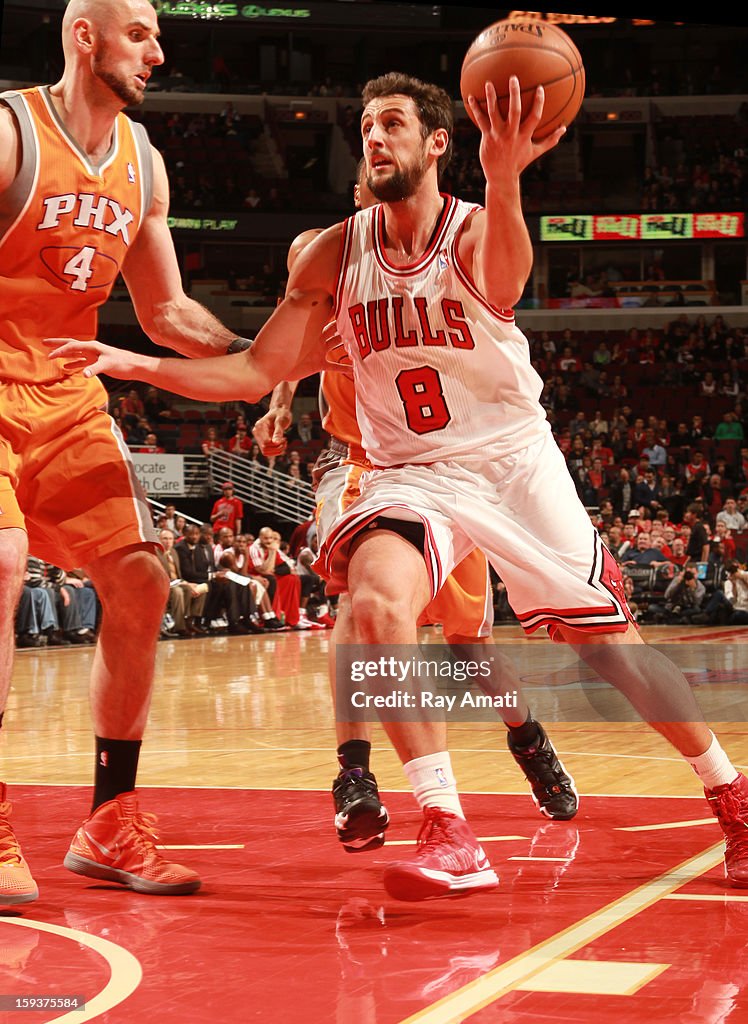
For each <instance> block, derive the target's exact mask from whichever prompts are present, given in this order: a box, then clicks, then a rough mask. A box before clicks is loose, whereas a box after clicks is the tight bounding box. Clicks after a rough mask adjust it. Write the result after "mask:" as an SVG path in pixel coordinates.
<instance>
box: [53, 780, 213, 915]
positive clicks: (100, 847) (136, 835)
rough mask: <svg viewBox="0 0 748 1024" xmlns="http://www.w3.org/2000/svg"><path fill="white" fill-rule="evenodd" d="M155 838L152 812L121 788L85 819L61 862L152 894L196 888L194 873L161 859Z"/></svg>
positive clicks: (79, 871) (181, 892) (78, 871)
mask: <svg viewBox="0 0 748 1024" xmlns="http://www.w3.org/2000/svg"><path fill="white" fill-rule="evenodd" d="M157 843H158V835H157V833H156V816H155V814H143V813H142V812H141V811H139V810H138V803H137V797H136V795H135V793H134V792H131V793H120V794H119V796H117V797H116V798H115V799H114V800H110V801H109V802H108V803H105V804H102V805H101V806H100V807H97V808H96V810H95V811H94V812H93V814H92V815H91V817H90V818H87V819H86V821H84V822H83V824H82V825H81V827H80V828H79V829H78V831H77V833H76V835H75V839H73V841H72V843H71V844H70V849H69V850H68V852H67V855H66V856H65V860H64V864H65V867H66V868H68V870H69V871H74V872H75V873H76V874H77V875H86V876H87V877H88V878H101V879H104V880H105V881H108V882H120V883H121V884H122V885H126V886H127V887H128V889H134V890H135V892H146V893H149V894H151V895H156V896H158V895H161V896H182V895H184V894H186V893H190V892H195V891H196V890H197V889H199V888H200V879H199V877H198V876H197V874H195V872H194V871H193V870H192V869H191V868H187V867H184V865H182V864H174V863H173V862H172V861H168V860H165V859H164V858H163V857H162V856H161V853H160V852H159V851H158V850H157V849H156V844H157Z"/></svg>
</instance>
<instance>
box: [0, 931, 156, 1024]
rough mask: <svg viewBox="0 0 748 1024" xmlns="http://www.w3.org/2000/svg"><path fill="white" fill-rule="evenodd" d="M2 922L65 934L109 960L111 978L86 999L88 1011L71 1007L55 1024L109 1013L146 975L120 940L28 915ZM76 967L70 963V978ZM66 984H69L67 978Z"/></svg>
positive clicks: (73, 983)
mask: <svg viewBox="0 0 748 1024" xmlns="http://www.w3.org/2000/svg"><path fill="white" fill-rule="evenodd" d="M0 924H9V925H18V926H19V927H21V928H33V929H36V931H40V932H51V933H52V935H61V936H62V938H63V939H70V940H71V941H72V942H77V943H80V945H82V946H88V948H89V949H92V950H93V951H94V952H95V953H98V954H99V956H101V957H103V959H104V960H106V962H107V966H108V967H109V971H110V977H109V981H108V982H107V983H106V985H105V986H104V988H103V989H102V990H101V992H99V993H98V994H97V995H95V996H94V997H93V999H87V1000H86V1008H85V1010H71V1011H70V1012H69V1013H65V1014H63V1015H62V1017H52V1018H50V1024H51V1021H54V1024H63V1022H67V1024H73V1021H75V1022H76V1024H84V1022H85V1021H87V1020H93V1019H94V1017H98V1016H99V1015H100V1014H102V1013H106V1011H107V1010H111V1009H112V1007H114V1006H118V1005H119V1004H120V1003H122V1002H124V1000H125V999H127V998H128V997H129V996H131V995H132V993H133V992H134V991H135V989H136V988H137V987H138V985H139V984H140V982H141V979H142V977H143V969H142V967H141V966H140V961H139V960H137V959H136V957H134V956H133V955H132V953H130V952H129V950H127V949H124V948H123V947H122V946H118V945H117V943H116V942H110V941H109V939H102V938H101V937H100V936H98V935H89V934H88V932H82V931H79V930H78V929H77V928H64V927H63V926H62V925H58V924H48V923H47V922H46V921H34V920H33V919H32V918H28V917H23V918H21V917H17V918H16V917H3V918H2V919H1V920H0ZM74 970H75V968H74V967H73V966H69V967H68V968H67V975H66V977H67V976H68V975H71V976H72V974H73V972H74ZM66 984H68V982H67V981H66ZM69 985H70V988H71V989H74V988H75V982H74V981H70V982H69Z"/></svg>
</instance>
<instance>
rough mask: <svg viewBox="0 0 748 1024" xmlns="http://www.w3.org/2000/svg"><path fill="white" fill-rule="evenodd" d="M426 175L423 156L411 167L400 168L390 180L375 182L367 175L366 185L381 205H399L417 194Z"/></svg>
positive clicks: (391, 175)
mask: <svg viewBox="0 0 748 1024" xmlns="http://www.w3.org/2000/svg"><path fill="white" fill-rule="evenodd" d="M425 174H426V158H425V155H424V154H421V158H420V159H419V160H417V161H414V162H413V163H412V164H411V165H410V167H404V168H400V167H398V168H396V169H395V170H394V171H393V172H392V174H390V176H389V177H388V178H384V179H381V180H379V181H374V180H373V179H372V177H371V176H370V175H367V178H366V184H367V185H368V186H369V191H370V192H371V194H372V195H373V196H374V198H375V199H378V200H379V202H380V203H398V202H401V201H402V200H403V199H410V197H411V196H413V195H415V194H416V192H417V191H418V187H419V186H420V184H421V182H422V181H423V178H424V175H425Z"/></svg>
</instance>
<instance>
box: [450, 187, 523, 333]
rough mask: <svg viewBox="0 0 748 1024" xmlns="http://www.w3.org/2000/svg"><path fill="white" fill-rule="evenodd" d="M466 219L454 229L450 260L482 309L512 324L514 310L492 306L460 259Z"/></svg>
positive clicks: (503, 321) (478, 208) (477, 208)
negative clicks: (460, 247) (461, 239)
mask: <svg viewBox="0 0 748 1024" xmlns="http://www.w3.org/2000/svg"><path fill="white" fill-rule="evenodd" d="M475 209H476V211H478V210H480V209H481V207H479V206H478V207H476V208H475ZM466 220H467V218H465V220H464V221H463V222H462V224H460V226H459V228H458V229H457V231H455V235H454V238H453V239H452V262H453V264H454V268H455V272H456V274H457V276H458V277H459V279H460V281H461V282H462V284H463V285H464V286H465V287H466V288H467V290H468V291H469V292H470V294H471V295H472V296H473V298H474V299H476V300H477V301H478V302H480V304H481V305H482V306H483V307H484V309H487V310H488V312H489V313H490V314H491V315H492V316H494V317H496V319H497V320H500V321H501V322H502V323H504V324H513V323H514V310H513V309H498V308H497V307H496V306H492V305H491V303H490V302H489V301H488V299H486V297H485V296H484V295H483V293H482V292H480V291H479V289H478V286H477V284H476V283H475V281H474V280H473V277H472V275H471V274H470V272H469V271H468V269H467V267H466V266H465V264H464V263H463V262H462V260H461V259H460V254H459V245H460V237H461V236H462V232H463V231H464V230H465V222H466Z"/></svg>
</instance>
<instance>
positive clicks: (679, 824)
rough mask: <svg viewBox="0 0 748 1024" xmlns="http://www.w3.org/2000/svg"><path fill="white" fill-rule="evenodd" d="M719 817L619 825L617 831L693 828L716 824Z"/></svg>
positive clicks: (656, 830) (658, 830)
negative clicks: (659, 823) (656, 823)
mask: <svg viewBox="0 0 748 1024" xmlns="http://www.w3.org/2000/svg"><path fill="white" fill-rule="evenodd" d="M716 824H717V819H716V818H715V817H714V815H712V817H711V818H694V819H693V820H692V821H665V822H663V823H662V824H661V825H626V826H625V827H622V826H620V825H619V826H618V828H616V830H615V831H616V832H660V831H666V830H667V831H670V829H671V828H691V827H692V826H693V825H716Z"/></svg>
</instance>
